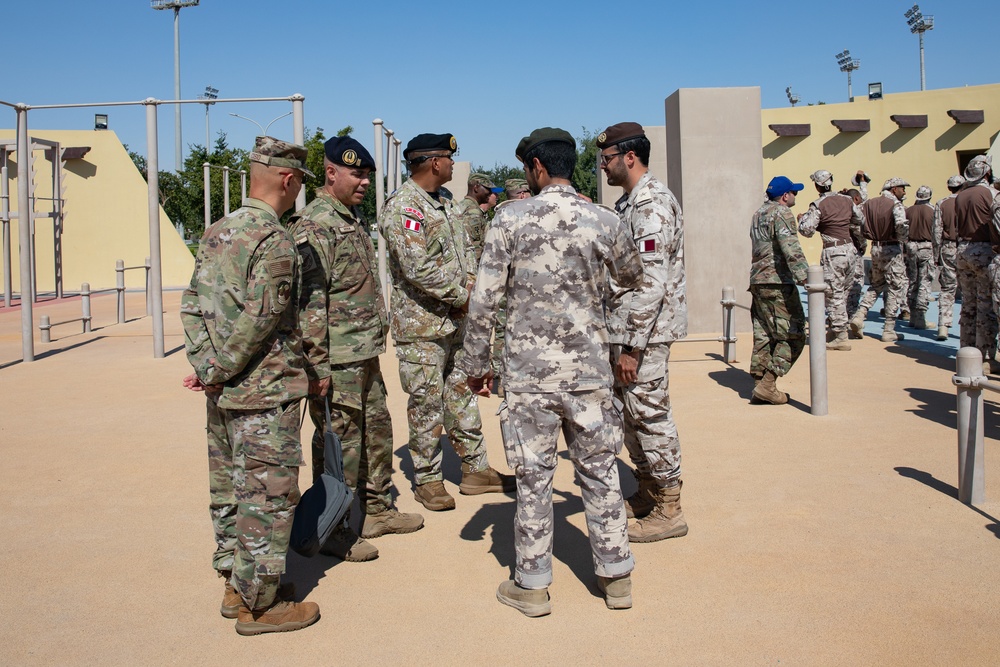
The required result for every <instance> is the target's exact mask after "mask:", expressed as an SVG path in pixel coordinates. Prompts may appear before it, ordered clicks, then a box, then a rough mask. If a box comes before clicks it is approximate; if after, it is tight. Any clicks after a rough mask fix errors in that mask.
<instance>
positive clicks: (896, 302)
mask: <svg viewBox="0 0 1000 667" xmlns="http://www.w3.org/2000/svg"><path fill="white" fill-rule="evenodd" d="M883 292H885V316H886V318H891V319H892V320H895V319H896V313H898V312H899V307H900V306H901V305H903V298H904V296H905V294H906V266H905V264H904V263H903V255H902V250H901V248H900V247H899V245H898V244H897V245H876V244H872V282H871V285H869V286H868V291H867V292H865V294H864V296H863V297H861V303H860V304H859V306H858V307H859V308H864V309H865V310H866V311H868V310H871V307H872V306H874V305H875V300H876V299H878V298H879V296H881V295H882V293H883Z"/></svg>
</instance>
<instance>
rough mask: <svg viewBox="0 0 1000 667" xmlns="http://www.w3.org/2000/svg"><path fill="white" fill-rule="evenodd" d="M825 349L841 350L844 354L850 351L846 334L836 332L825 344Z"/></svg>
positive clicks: (844, 332)
mask: <svg viewBox="0 0 1000 667" xmlns="http://www.w3.org/2000/svg"><path fill="white" fill-rule="evenodd" d="M826 349H828V350H843V351H845V352H848V351H850V349H851V344H850V343H848V342H847V332H846V331H838V332H837V333H836V334H835V335H834V336H833V338H832V339H831V340H830V341H829V342H828V343H827V344H826Z"/></svg>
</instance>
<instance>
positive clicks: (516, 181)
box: [503, 178, 528, 196]
mask: <svg viewBox="0 0 1000 667" xmlns="http://www.w3.org/2000/svg"><path fill="white" fill-rule="evenodd" d="M503 187H504V190H506V191H507V195H508V196H510V195H516V194H517V193H519V192H524V191H525V190H527V189H528V181H526V180H524V179H523V178H508V179H507V180H506V181H504V184H503Z"/></svg>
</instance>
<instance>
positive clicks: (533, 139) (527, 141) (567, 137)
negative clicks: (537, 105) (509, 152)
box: [514, 127, 576, 162]
mask: <svg viewBox="0 0 1000 667" xmlns="http://www.w3.org/2000/svg"><path fill="white" fill-rule="evenodd" d="M552 141H558V142H561V143H564V144H569V145H570V146H572V147H573V150H576V139H574V138H573V135H571V134H570V133H569V132H567V131H566V130H561V129H559V128H558V127H540V128H538V129H537V130H535V131H534V132H532V133H531V134H529V135H528V136H526V137H524V138H523V139H521V141H520V142H518V144H517V148H516V149H514V157H516V158H517V159H518V160H520V161H521V162H524V156H525V155H527V154H528V153H530V152H531V151H532V149H534V148H535V147H536V146H541V145H542V144H547V143H549V142H552Z"/></svg>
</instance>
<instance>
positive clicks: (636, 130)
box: [597, 123, 646, 149]
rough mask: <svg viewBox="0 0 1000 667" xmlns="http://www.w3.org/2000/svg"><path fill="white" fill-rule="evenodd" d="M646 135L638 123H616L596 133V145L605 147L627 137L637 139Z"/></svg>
mask: <svg viewBox="0 0 1000 667" xmlns="http://www.w3.org/2000/svg"><path fill="white" fill-rule="evenodd" d="M644 136H646V131H645V130H643V129H642V125H639V123H616V124H614V125H612V126H611V127H609V128H608V129H606V130H604V131H603V132H601V133H600V134H599V135H597V147H598V148H602V149H603V148H607V147H608V146H616V145H618V144H620V143H621V142H623V141H628V140H629V139H638V138H639V137H644Z"/></svg>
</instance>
